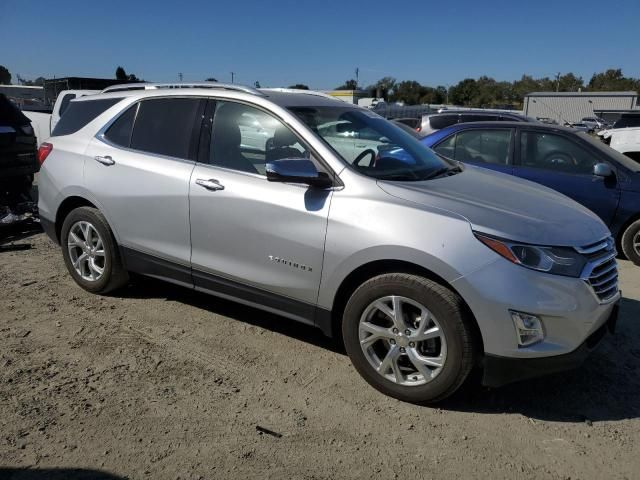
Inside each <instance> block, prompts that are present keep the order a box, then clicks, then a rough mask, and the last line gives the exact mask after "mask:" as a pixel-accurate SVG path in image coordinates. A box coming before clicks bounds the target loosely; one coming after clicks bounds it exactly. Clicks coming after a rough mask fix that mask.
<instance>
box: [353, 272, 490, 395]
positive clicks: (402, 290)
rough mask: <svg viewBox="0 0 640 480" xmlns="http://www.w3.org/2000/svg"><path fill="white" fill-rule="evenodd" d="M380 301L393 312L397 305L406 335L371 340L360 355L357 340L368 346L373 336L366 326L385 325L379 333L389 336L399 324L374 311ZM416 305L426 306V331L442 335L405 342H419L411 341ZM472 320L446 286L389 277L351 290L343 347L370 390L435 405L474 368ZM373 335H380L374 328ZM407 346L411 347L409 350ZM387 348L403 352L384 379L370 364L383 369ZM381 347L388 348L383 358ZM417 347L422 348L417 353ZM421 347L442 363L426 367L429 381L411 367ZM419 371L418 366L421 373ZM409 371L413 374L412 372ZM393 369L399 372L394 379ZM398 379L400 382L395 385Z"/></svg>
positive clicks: (415, 278)
mask: <svg viewBox="0 0 640 480" xmlns="http://www.w3.org/2000/svg"><path fill="white" fill-rule="evenodd" d="M391 296H394V297H395V299H394V298H393V297H391ZM389 298H390V300H389ZM380 299H382V300H381V301H382V303H383V304H385V305H386V306H387V307H389V306H391V305H393V307H394V308H393V310H394V311H395V309H396V307H395V306H396V303H394V302H396V301H397V302H398V304H399V305H401V306H400V307H399V310H400V311H401V312H403V314H402V318H403V319H404V320H402V321H404V322H405V324H406V325H408V327H407V328H406V330H405V332H406V333H410V335H405V336H403V335H397V334H396V336H395V338H393V337H392V338H390V339H387V338H380V339H379V340H374V341H373V342H372V343H371V346H370V347H368V349H367V351H366V353H365V347H362V346H361V341H363V342H366V344H369V342H368V341H369V340H370V339H371V338H373V337H374V336H376V335H373V334H371V335H370V332H369V331H368V329H370V328H372V327H371V325H374V327H373V328H376V327H377V326H378V325H385V326H384V327H383V328H386V329H387V330H382V331H383V332H384V334H385V335H393V334H392V332H393V328H394V327H393V326H394V325H395V326H396V327H397V326H398V324H397V323H395V321H394V320H391V318H393V317H392V316H390V314H389V313H388V310H387V313H384V312H382V311H381V310H379V309H378V308H377V307H376V305H379V302H377V300H380ZM385 302H386V303H385ZM403 302H404V303H403ZM402 305H404V306H402ZM417 306H420V307H426V310H428V313H429V316H428V317H427V318H430V319H431V320H430V322H429V323H427V324H425V328H427V329H429V330H430V331H431V329H433V328H435V327H438V330H437V331H438V332H439V333H440V334H441V337H439V338H438V339H433V340H426V341H416V342H410V343H409V344H407V342H408V341H409V340H410V339H411V338H416V339H418V338H419V337H417V336H416V337H412V335H414V334H418V332H419V331H420V326H421V322H422V320H421V318H422V316H423V314H420V316H419V317H416V312H418V311H420V310H418V309H417ZM372 309H373V310H372ZM422 311H423V312H424V310H422ZM371 312H373V313H371ZM367 319H370V320H367ZM365 320H366V322H365V323H366V324H367V327H366V329H364V330H363V328H361V321H365ZM412 320H415V322H412ZM375 322H388V323H390V324H391V327H388V325H387V324H385V323H378V324H375ZM416 322H417V323H416ZM471 322H472V320H471V319H469V318H468V315H467V314H466V311H465V309H464V307H463V302H462V299H461V298H460V297H459V296H458V295H456V294H455V293H454V292H452V291H451V290H449V289H448V288H445V287H443V286H442V285H440V284H438V283H436V282H434V281H432V280H429V279H426V278H423V277H420V276H416V275H410V274H403V273H392V274H384V275H380V276H377V277H374V278H371V279H370V280H368V281H366V282H365V283H363V284H362V285H361V286H360V287H358V289H356V291H355V292H354V293H353V295H352V296H351V298H350V299H349V301H348V302H347V305H346V307H345V311H344V315H343V321H342V334H343V338H344V343H345V348H346V350H347V353H348V355H349V357H350V358H351V361H352V363H353V365H354V367H355V368H356V370H357V371H358V372H359V373H360V375H362V377H363V378H364V379H365V380H366V381H367V382H368V383H369V384H370V385H371V386H373V387H374V388H376V389H377V390H379V391H380V392H382V393H384V394H386V395H389V396H390V397H394V398H397V399H398V400H402V401H406V402H411V403H418V404H427V403H436V402H439V401H441V400H444V399H445V398H447V397H449V396H450V395H452V394H453V393H454V392H455V391H456V390H458V388H460V386H461V385H462V384H463V383H464V382H465V380H466V379H467V377H468V376H469V373H470V372H471V370H472V368H473V366H474V365H475V361H476V356H477V353H476V348H475V343H474V336H473V329H472V323H471ZM362 325H364V324H362ZM389 329H390V330H391V332H389ZM363 332H364V333H363ZM376 332H378V333H379V332H380V331H379V330H376ZM369 335H370V336H369ZM363 336H364V340H363ZM429 342H431V343H429ZM412 345H413V346H414V348H411V346H412ZM392 347H393V348H394V349H395V348H396V347H397V349H396V350H395V352H396V353H397V352H398V351H400V352H406V353H399V354H398V353H397V354H398V355H399V356H398V357H397V358H398V360H397V362H396V364H395V368H393V367H390V370H391V371H389V370H387V373H386V375H383V374H381V373H379V371H378V370H376V367H375V366H374V364H375V363H376V362H377V361H378V360H380V362H379V363H378V368H382V366H383V364H384V363H385V360H383V358H384V359H386V358H387V356H388V355H389V352H391V348H392ZM386 348H388V349H389V350H388V352H387V354H386V355H385V353H384V351H385V349H386ZM443 348H444V351H443ZM420 349H422V350H421V351H419V350H420ZM425 349H427V350H431V349H433V354H432V355H433V358H440V359H441V360H438V362H440V363H441V367H440V368H439V369H438V368H433V370H429V368H430V367H426V369H427V370H426V371H428V372H430V374H431V375H432V377H428V376H427V374H426V373H425V374H422V373H420V371H418V369H417V367H415V365H416V363H414V360H415V359H416V358H417V357H416V353H420V355H426V354H425V353H424V352H425ZM378 351H379V352H381V353H380V354H379V355H378V353H376V352H378ZM443 354H444V355H443ZM442 357H444V360H442ZM372 358H373V360H372ZM372 362H373V364H372ZM418 363H421V362H418ZM424 368H425V367H424V365H423V369H422V371H424ZM412 369H413V370H416V372H415V373H411V370H412ZM383 370H384V369H383ZM398 371H400V375H399V376H398V373H397V372H398ZM399 378H400V380H401V381H398V379H399ZM394 379H395V380H394Z"/></svg>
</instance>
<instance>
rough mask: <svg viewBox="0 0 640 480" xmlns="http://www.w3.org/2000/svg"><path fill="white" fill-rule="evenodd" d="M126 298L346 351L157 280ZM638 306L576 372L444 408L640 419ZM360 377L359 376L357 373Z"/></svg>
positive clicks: (484, 392)
mask: <svg viewBox="0 0 640 480" xmlns="http://www.w3.org/2000/svg"><path fill="white" fill-rule="evenodd" d="M118 295H119V296H122V297H125V298H166V299H167V300H171V301H177V302H182V303H185V304H188V305H192V306H194V307H197V308H201V309H203V310H207V311H210V312H212V313H216V314H218V315H223V316H226V317H230V318H233V319H235V320H238V321H241V322H245V323H249V324H251V325H255V326H258V327H261V328H265V329H267V330H270V331H273V332H276V333H279V334H282V335H287V336H289V337H293V338H296V339H298V340H301V341H304V342H307V343H309V344H312V345H315V346H319V347H322V348H326V349H329V350H331V351H334V352H337V353H344V352H343V350H342V349H341V348H340V347H338V346H336V343H335V342H334V341H333V340H331V339H328V338H326V337H325V336H324V335H323V334H322V333H321V332H320V330H318V329H315V328H313V327H310V326H307V325H303V324H300V323H298V322H295V321H293V320H289V319H287V318H283V317H280V316H277V315H272V314H268V313H265V312H262V311H259V310H256V309H254V308H250V307H246V306H243V305H240V304H237V303H234V302H230V301H226V300H221V299H217V298H215V297H211V296H209V295H206V294H202V293H199V292H195V291H192V290H188V289H185V288H178V287H175V286H173V285H169V284H167V283H164V282H160V281H157V280H153V279H147V278H140V279H135V280H134V282H133V285H131V286H130V287H129V288H127V289H124V290H121V291H119V292H118ZM637 319H640V302H638V301H636V300H632V299H629V298H624V299H622V302H621V308H620V319H619V322H618V328H617V332H616V335H614V336H607V337H605V338H604V340H603V341H602V343H601V344H600V345H599V347H598V348H597V349H596V350H595V351H594V352H593V353H592V354H591V356H590V357H589V358H588V359H587V361H586V362H585V364H584V365H583V366H582V367H580V368H579V369H577V370H574V371H571V372H566V373H562V374H556V375H551V376H547V377H542V378H538V379H533V380H528V381H523V382H520V383H515V384H511V385H506V386H504V387H501V388H498V389H488V388H484V387H481V386H480V385H479V379H476V378H474V379H472V381H471V382H469V385H467V386H466V387H465V388H463V389H462V390H461V391H460V392H459V393H458V394H456V395H455V396H454V397H452V398H451V399H449V400H447V401H446V402H444V403H442V404H440V405H438V407H440V408H443V409H445V410H452V411H464V412H474V413H488V414H497V413H520V414H522V415H525V416H527V417H531V418H537V419H540V420H549V421H558V422H586V423H590V422H598V421H610V420H622V419H627V418H637V417H640V401H639V400H638V399H640V322H639V321H638V320H637ZM353 374H354V375H356V372H355V371H354V372H353Z"/></svg>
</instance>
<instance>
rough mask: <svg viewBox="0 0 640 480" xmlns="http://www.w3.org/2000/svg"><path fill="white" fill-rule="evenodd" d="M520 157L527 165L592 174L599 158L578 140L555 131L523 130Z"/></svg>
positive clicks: (523, 163) (524, 164)
mask: <svg viewBox="0 0 640 480" xmlns="http://www.w3.org/2000/svg"><path fill="white" fill-rule="evenodd" d="M520 158H521V161H522V165H523V166H526V167H534V168H544V169H546V170H556V171H561V172H567V173H581V174H591V173H592V172H593V166H594V165H595V164H596V163H598V158H597V157H595V156H594V155H593V154H591V153H590V152H589V151H587V150H586V149H585V148H583V147H581V146H580V145H578V143H577V142H575V141H573V140H570V139H568V138H566V137H563V136H560V135H555V134H553V133H543V132H526V131H525V132H522V134H521V137H520Z"/></svg>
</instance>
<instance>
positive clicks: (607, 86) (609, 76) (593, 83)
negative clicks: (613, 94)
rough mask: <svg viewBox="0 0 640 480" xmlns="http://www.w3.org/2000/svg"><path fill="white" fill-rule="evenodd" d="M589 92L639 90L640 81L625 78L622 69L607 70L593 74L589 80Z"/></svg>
mask: <svg viewBox="0 0 640 480" xmlns="http://www.w3.org/2000/svg"><path fill="white" fill-rule="evenodd" d="M588 88H589V90H593V91H603V92H607V91H608V92H610V91H623V90H636V91H638V90H640V79H637V78H631V77H625V76H624V75H623V74H622V69H620V68H618V69H613V68H611V69H609V70H607V71H605V72H601V73H594V74H593V76H592V77H591V80H589V85H588Z"/></svg>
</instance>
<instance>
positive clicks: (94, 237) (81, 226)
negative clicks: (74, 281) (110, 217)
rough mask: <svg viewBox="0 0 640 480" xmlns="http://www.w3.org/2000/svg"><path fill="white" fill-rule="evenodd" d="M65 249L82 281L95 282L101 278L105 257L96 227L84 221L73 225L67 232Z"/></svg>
mask: <svg viewBox="0 0 640 480" xmlns="http://www.w3.org/2000/svg"><path fill="white" fill-rule="evenodd" d="M67 248H68V250H69V258H70V259H71V264H72V265H73V268H74V270H75V271H76V273H77V274H78V275H80V277H82V279H83V280H87V281H89V282H95V281H98V280H100V278H102V275H103V274H104V267H105V261H106V257H105V252H104V243H103V241H102V237H101V236H100V233H98V230H97V229H96V227H94V226H93V225H92V224H91V223H90V222H87V221H85V220H82V221H79V222H76V223H74V224H73V225H72V226H71V229H70V230H69V236H68V239H67Z"/></svg>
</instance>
